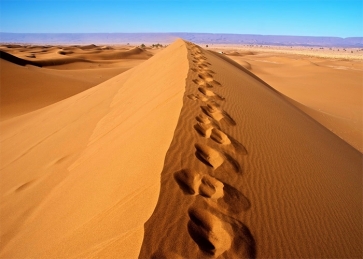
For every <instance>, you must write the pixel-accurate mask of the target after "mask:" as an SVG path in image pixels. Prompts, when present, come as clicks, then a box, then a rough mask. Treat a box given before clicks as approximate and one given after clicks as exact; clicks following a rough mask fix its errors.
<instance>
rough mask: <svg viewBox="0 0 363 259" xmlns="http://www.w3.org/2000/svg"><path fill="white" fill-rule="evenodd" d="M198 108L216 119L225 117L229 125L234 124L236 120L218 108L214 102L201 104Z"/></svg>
mask: <svg viewBox="0 0 363 259" xmlns="http://www.w3.org/2000/svg"><path fill="white" fill-rule="evenodd" d="M200 108H201V109H202V111H203V112H204V113H205V114H206V115H208V116H209V117H211V118H213V119H215V120H216V121H221V120H222V119H225V121H226V122H227V123H228V124H229V125H232V126H235V125H236V122H235V121H234V120H233V119H232V117H231V116H230V115H229V114H228V113H227V112H225V111H223V110H221V109H220V108H218V107H217V106H216V105H215V104H207V106H201V107H200Z"/></svg>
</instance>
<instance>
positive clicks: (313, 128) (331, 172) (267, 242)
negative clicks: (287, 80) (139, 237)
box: [139, 43, 363, 258]
mask: <svg viewBox="0 0 363 259" xmlns="http://www.w3.org/2000/svg"><path fill="white" fill-rule="evenodd" d="M187 47H188V59H189V66H190V71H189V74H188V78H187V82H186V92H185V94H184V97H183V108H182V110H181V114H180V118H179V121H178V124H177V127H176V130H175V134H174V138H173V140H172V143H171V146H170V148H169V149H168V152H167V154H166V158H165V164H164V168H163V171H162V174H161V190H160V196H159V200H158V203H157V206H156V208H155V211H154V213H153V215H152V217H151V218H150V219H149V220H148V221H147V222H146V224H145V236H144V241H143V246H142V249H141V252H140V255H139V258H216V257H218V258H254V257H259V258H360V257H362V255H363V249H362V243H363V240H362V233H363V229H362V161H363V160H362V154H361V153H359V152H358V151H357V150H356V149H354V148H352V147H351V146H350V145H349V144H347V143H346V142H344V141H343V140H342V139H340V138H338V137H337V136H336V135H334V134H333V133H331V132H330V131H329V130H328V129H326V128H324V127H323V126H322V125H321V124H319V123H317V122H316V121H315V120H313V119H312V118H311V117H309V116H308V115H306V114H305V113H303V112H302V111H300V110H299V109H298V108H296V107H295V106H294V105H292V104H291V103H290V102H288V101H287V100H286V98H285V97H283V96H282V95H281V94H279V93H278V92H277V91H276V90H274V89H272V88H271V87H270V86H268V85H266V84H265V83H263V82H262V81H261V80H259V79H258V78H256V77H255V76H252V75H251V74H249V73H246V72H245V71H244V70H241V69H240V68H238V66H234V65H233V64H231V63H229V62H227V61H226V60H223V59H221V58H220V57H218V56H217V55H215V54H213V53H211V52H209V51H206V50H203V49H201V48H200V47H198V46H195V45H193V44H190V43H188V44H187Z"/></svg>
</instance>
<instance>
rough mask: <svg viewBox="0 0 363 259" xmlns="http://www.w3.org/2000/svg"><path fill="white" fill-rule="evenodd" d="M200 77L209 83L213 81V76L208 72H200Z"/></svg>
mask: <svg viewBox="0 0 363 259" xmlns="http://www.w3.org/2000/svg"><path fill="white" fill-rule="evenodd" d="M198 77H199V78H200V79H202V80H204V81H206V82H208V83H210V82H213V77H212V76H211V75H210V74H208V73H206V74H199V75H198Z"/></svg>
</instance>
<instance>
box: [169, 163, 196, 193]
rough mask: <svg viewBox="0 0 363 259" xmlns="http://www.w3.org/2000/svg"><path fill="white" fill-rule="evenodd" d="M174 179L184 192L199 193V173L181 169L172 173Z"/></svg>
mask: <svg viewBox="0 0 363 259" xmlns="http://www.w3.org/2000/svg"><path fill="white" fill-rule="evenodd" d="M174 179H175V181H176V182H177V183H178V185H179V187H180V189H182V191H183V192H184V194H189V195H196V194H199V191H198V189H199V186H200V184H201V182H202V177H201V175H200V174H199V173H196V172H194V171H190V170H187V169H183V170H180V171H178V172H175V173H174Z"/></svg>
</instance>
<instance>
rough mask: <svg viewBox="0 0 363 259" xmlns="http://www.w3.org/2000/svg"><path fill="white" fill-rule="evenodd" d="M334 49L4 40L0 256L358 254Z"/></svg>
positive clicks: (351, 76)
mask: <svg viewBox="0 0 363 259" xmlns="http://www.w3.org/2000/svg"><path fill="white" fill-rule="evenodd" d="M337 49H338V48H332V49H320V48H313V49H312V48H305V47H276V46H263V47H259V46H240V45H209V46H208V47H207V46H205V44H203V45H197V44H194V43H192V42H189V41H185V40H182V39H178V40H176V41H175V42H173V43H171V44H170V45H168V46H157V47H155V46H154V47H152V46H150V45H146V46H145V47H141V46H131V45H105V46H101V45H94V44H89V45H62V46H58V45H29V44H28V45H24V44H23V45H16V44H8V45H5V44H4V45H1V47H0V51H1V59H0V62H1V63H0V72H1V78H0V79H1V81H0V86H1V102H0V112H1V113H0V130H1V134H0V141H1V142H0V148H1V158H0V159H1V160H0V179H1V181H0V186H1V187H0V195H1V200H0V234H1V237H0V258H7V259H8V258H9V259H10V258H14V259H15V258H153V259H156V258H361V257H362V256H363V247H362V244H363V224H362V218H363V211H362V207H363V205H362V190H363V188H362V186H363V184H362V172H363V168H362V165H363V164H362V163H363V156H362V152H363V135H362V134H363V59H362V55H361V53H362V52H361V50H360V49H347V50H345V51H343V50H342V48H340V49H339V53H338V50H337Z"/></svg>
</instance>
